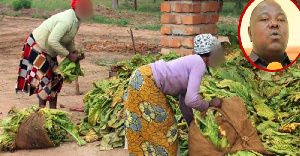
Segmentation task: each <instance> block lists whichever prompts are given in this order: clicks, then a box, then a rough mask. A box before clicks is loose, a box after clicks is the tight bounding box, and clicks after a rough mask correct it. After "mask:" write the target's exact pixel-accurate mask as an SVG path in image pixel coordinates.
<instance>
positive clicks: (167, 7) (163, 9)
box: [160, 3, 171, 12]
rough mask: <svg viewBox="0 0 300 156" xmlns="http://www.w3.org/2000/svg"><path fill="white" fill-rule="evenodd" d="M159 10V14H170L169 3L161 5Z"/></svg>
mask: <svg viewBox="0 0 300 156" xmlns="http://www.w3.org/2000/svg"><path fill="white" fill-rule="evenodd" d="M160 9H161V12H171V3H161V4H160Z"/></svg>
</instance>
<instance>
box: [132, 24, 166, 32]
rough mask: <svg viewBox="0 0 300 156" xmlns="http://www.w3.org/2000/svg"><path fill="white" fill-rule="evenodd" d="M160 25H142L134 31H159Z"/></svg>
mask: <svg viewBox="0 0 300 156" xmlns="http://www.w3.org/2000/svg"><path fill="white" fill-rule="evenodd" d="M161 26H162V25H161V24H152V25H142V26H136V27H134V29H142V30H153V31H157V30H160V29H161Z"/></svg>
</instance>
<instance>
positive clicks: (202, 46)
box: [194, 34, 221, 55]
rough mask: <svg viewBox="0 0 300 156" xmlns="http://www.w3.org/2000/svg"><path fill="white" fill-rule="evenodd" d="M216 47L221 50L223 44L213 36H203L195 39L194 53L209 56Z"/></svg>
mask: <svg viewBox="0 0 300 156" xmlns="http://www.w3.org/2000/svg"><path fill="white" fill-rule="evenodd" d="M214 46H217V47H218V48H219V47H221V43H220V42H219V40H218V39H217V38H216V37H214V36H213V35H211V34H201V35H198V36H196V37H195V39H194V51H195V52H196V54H198V55H203V54H209V53H210V52H211V49H212V47H214Z"/></svg>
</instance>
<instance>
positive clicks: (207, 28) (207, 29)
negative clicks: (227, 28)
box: [201, 24, 218, 35]
mask: <svg viewBox="0 0 300 156" xmlns="http://www.w3.org/2000/svg"><path fill="white" fill-rule="evenodd" d="M201 33H202V34H213V35H216V34H218V26H217V25H215V24H210V25H204V26H203V27H202V31H201Z"/></svg>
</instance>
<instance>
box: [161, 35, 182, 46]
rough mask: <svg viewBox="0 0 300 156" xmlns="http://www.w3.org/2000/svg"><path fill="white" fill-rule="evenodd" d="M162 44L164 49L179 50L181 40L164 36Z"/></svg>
mask: <svg viewBox="0 0 300 156" xmlns="http://www.w3.org/2000/svg"><path fill="white" fill-rule="evenodd" d="M161 44H162V46H163V47H170V48H179V47H180V46H181V39H180V38H178V37H177V38H176V37H168V36H163V37H161Z"/></svg>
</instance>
